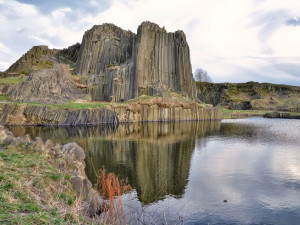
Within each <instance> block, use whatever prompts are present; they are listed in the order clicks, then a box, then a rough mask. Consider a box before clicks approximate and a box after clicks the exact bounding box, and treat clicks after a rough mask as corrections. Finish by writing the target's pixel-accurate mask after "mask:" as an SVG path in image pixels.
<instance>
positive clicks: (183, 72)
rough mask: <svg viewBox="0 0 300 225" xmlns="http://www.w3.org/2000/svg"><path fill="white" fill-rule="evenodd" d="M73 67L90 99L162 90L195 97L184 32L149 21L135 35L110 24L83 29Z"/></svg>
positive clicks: (116, 98) (122, 97) (113, 98)
mask: <svg viewBox="0 0 300 225" xmlns="http://www.w3.org/2000/svg"><path fill="white" fill-rule="evenodd" d="M76 73H77V74H78V75H81V76H84V77H86V80H85V81H84V82H85V83H86V84H87V85H88V86H89V90H90V93H91V95H92V99H94V100H105V101H116V102H119V101H125V100H128V99H132V98H135V97H138V96H140V95H143V94H146V95H154V94H160V93H161V92H163V91H175V92H179V93H181V94H183V95H184V96H186V97H187V98H190V99H193V100H195V99H196V98H197V95H196V86H195V82H194V79H193V76H192V68H191V63H190V52H189V46H188V44H187V41H186V37H185V34H184V33H183V32H182V31H177V32H175V33H167V32H166V30H165V29H164V28H160V27H159V26H158V25H156V24H153V23H150V22H144V23H142V24H141V25H140V26H139V28H138V32H137V35H135V34H134V33H132V32H130V31H125V30H122V29H121V28H119V27H116V26H115V25H112V24H103V25H101V26H94V27H93V28H92V29H91V30H88V31H86V33H85V34H84V36H83V40H82V44H81V47H80V51H79V56H78V59H77V63H76Z"/></svg>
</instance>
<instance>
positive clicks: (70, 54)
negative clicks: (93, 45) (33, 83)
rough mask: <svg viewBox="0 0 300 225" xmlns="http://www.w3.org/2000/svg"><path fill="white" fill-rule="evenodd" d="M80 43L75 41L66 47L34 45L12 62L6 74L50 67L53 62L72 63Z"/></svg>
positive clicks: (24, 72)
mask: <svg viewBox="0 0 300 225" xmlns="http://www.w3.org/2000/svg"><path fill="white" fill-rule="evenodd" d="M79 48H80V44H79V43H77V44H75V45H72V46H70V47H68V48H66V49H63V50H59V49H49V48H48V46H44V45H41V46H34V47H32V48H31V49H30V50H29V51H28V52H26V53H25V54H24V55H23V56H22V57H21V58H19V59H18V60H17V61H16V62H15V63H14V64H12V65H11V66H10V67H9V68H8V70H6V71H5V72H6V74H9V73H17V74H18V73H23V74H27V73H29V72H30V71H32V70H41V69H50V68H52V67H53V65H54V64H57V63H66V64H74V62H76V59H77V57H78V52H79Z"/></svg>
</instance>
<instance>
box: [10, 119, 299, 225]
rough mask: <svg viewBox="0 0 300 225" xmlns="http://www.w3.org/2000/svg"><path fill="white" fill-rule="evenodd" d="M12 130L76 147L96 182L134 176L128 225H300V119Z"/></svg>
mask: <svg viewBox="0 0 300 225" xmlns="http://www.w3.org/2000/svg"><path fill="white" fill-rule="evenodd" d="M11 129H12V131H13V132H14V133H15V134H18V135H21V136H22V135H24V134H25V133H29V134H30V135H31V136H32V137H35V136H40V137H43V138H45V139H46V138H50V139H52V140H55V141H56V142H59V143H66V142H70V141H77V142H78V143H79V144H80V145H81V146H82V147H83V148H84V149H85V151H86V155H87V158H86V163H87V173H88V176H89V178H90V179H91V180H92V181H93V182H95V173H94V171H95V170H98V169H99V168H102V166H105V168H106V169H107V170H108V171H112V172H114V173H116V174H117V175H119V176H120V177H123V178H125V177H128V179H129V183H130V184H131V186H132V187H133V188H134V190H133V191H132V193H130V194H127V195H124V200H125V201H124V204H125V210H129V208H130V209H132V208H133V209H134V210H133V212H132V210H131V211H130V212H131V213H128V215H129V214H130V215H129V216H128V221H130V224H140V223H142V222H143V223H146V224H149V223H152V224H162V223H164V224H166V223H168V224H175V223H177V224H179V223H184V224H300V120H285V119H264V118H249V119H236V120H223V121H222V123H220V122H184V123H147V124H140V125H120V126H118V127H111V126H100V127H59V128H57V127H56V128H55V127H48V128H45V127H44V128H43V127H35V128H33V127H27V128H25V127H24V128H20V127H18V128H11ZM224 200H226V201H227V202H224ZM127 206H130V207H127ZM130 219H133V220H130Z"/></svg>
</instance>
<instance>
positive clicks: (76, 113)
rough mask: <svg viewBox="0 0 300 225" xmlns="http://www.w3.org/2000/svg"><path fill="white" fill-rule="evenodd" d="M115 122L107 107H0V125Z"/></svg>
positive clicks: (112, 113)
mask: <svg viewBox="0 0 300 225" xmlns="http://www.w3.org/2000/svg"><path fill="white" fill-rule="evenodd" d="M104 123H110V124H116V123H118V119H117V117H116V116H115V113H114V112H113V111H111V110H109V109H107V108H104V107H102V108H97V109H63V108H54V107H48V106H34V105H29V106H26V105H15V104H11V103H10V104H4V105H2V106H1V107H0V124H2V125H40V126H46V125H69V126H70V125H71V126H75V125H95V124H104Z"/></svg>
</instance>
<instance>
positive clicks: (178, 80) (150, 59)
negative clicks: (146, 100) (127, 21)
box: [134, 22, 197, 100]
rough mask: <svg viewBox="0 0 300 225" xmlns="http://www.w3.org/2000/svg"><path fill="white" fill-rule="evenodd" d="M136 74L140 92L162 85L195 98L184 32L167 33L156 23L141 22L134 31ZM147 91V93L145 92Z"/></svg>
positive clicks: (148, 91) (148, 92)
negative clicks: (135, 35) (135, 31)
mask: <svg viewBox="0 0 300 225" xmlns="http://www.w3.org/2000/svg"><path fill="white" fill-rule="evenodd" d="M134 69H135V75H136V80H137V84H136V85H137V88H138V93H136V95H139V94H152V93H151V92H152V91H151V89H152V90H153V89H154V93H155V92H157V91H155V88H156V87H159V86H161V85H164V86H166V87H168V88H169V89H170V90H173V91H175V92H179V93H182V94H184V95H186V96H187V97H189V98H191V99H194V100H195V99H196V98H197V96H196V86H195V81H194V79H193V75H192V68H191V62H190V51H189V46H188V43H187V41H186V37H185V34H184V32H183V31H176V32H175V33H167V32H166V30H165V29H164V28H160V27H159V26H158V25H156V24H153V23H150V22H144V23H142V24H141V25H140V26H139V28H138V32H137V41H136V47H135V68H134ZM145 91H146V93H144V92H145Z"/></svg>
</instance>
